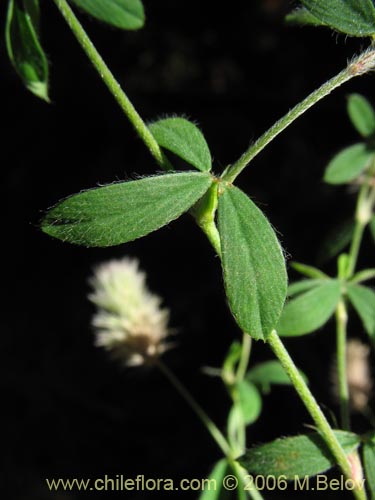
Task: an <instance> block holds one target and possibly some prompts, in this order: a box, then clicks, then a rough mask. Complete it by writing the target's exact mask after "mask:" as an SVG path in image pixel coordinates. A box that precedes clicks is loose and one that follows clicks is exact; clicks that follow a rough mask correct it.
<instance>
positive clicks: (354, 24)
mask: <svg viewBox="0 0 375 500" xmlns="http://www.w3.org/2000/svg"><path fill="white" fill-rule="evenodd" d="M301 3H302V4H303V5H304V6H305V7H307V9H308V10H309V12H310V13H311V14H312V15H313V16H314V17H316V18H317V19H319V21H320V22H322V23H325V24H327V25H328V26H329V27H331V28H332V29H334V30H336V31H339V32H341V33H346V34H347V35H350V36H358V37H365V36H371V35H373V34H374V33H375V7H374V4H373V3H372V0H329V1H327V0H301Z"/></svg>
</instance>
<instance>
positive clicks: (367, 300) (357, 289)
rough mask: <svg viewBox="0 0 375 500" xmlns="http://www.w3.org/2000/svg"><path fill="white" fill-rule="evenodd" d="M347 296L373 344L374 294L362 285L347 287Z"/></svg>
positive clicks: (374, 322) (374, 339)
mask: <svg viewBox="0 0 375 500" xmlns="http://www.w3.org/2000/svg"><path fill="white" fill-rule="evenodd" d="M347 294H348V297H349V300H350V302H351V303H352V305H353V307H354V309H355V310H356V311H357V313H358V315H359V317H360V318H361V320H362V323H363V326H364V328H365V330H366V331H367V333H368V334H369V336H370V338H371V340H372V342H375V292H373V290H370V288H367V287H366V286H362V285H353V284H351V283H349V284H348V286H347Z"/></svg>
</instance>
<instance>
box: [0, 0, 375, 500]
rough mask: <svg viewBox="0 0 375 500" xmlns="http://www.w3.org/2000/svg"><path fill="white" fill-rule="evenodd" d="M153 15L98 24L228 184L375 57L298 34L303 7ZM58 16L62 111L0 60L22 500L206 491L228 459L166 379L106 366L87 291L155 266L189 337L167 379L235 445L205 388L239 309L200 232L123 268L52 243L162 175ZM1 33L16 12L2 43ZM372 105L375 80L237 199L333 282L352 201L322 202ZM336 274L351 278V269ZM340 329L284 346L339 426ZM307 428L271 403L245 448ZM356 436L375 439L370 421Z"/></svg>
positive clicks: (140, 250) (288, 401) (154, 285)
mask: <svg viewBox="0 0 375 500" xmlns="http://www.w3.org/2000/svg"><path fill="white" fill-rule="evenodd" d="M144 3H145V7H146V12H147V25H146V27H145V29H144V30H141V31H139V32H134V33H131V32H125V33H124V32H119V31H116V30H112V29H111V28H108V27H106V26H104V25H101V24H100V23H98V22H96V21H93V20H90V19H87V18H84V17H83V16H81V17H82V19H83V21H84V24H85V26H86V27H87V30H88V32H89V34H90V35H91V36H92V38H93V40H94V41H95V43H96V44H97V47H98V49H99V50H100V52H101V53H102V55H103V56H104V58H105V60H106V61H107V62H108V64H109V66H110V67H111V68H112V69H113V71H114V73H115V75H116V76H117V77H118V78H119V80H120V81H121V83H122V84H123V85H124V88H125V89H126V91H127V92H128V95H129V96H130V97H131V99H132V100H133V102H134V104H135V106H136V107H137V109H138V110H139V111H140V113H141V114H142V116H143V117H144V118H145V119H155V118H157V117H158V116H163V115H165V114H170V113H177V114H184V115H185V116H188V117H190V118H191V119H193V120H196V121H197V122H198V123H199V124H200V127H201V129H202V130H203V131H204V133H205V136H206V138H207V140H208V143H209V144H210V147H211V151H212V153H213V156H214V159H215V169H216V170H217V171H218V172H219V171H220V170H221V169H222V168H223V167H224V166H226V165H227V164H228V163H229V162H232V161H233V160H235V159H236V158H237V157H238V156H239V155H240V154H241V153H242V152H243V150H244V149H245V148H246V147H247V146H248V144H249V142H250V141H251V140H252V139H255V138H256V137H257V136H259V134H261V133H262V132H263V131H264V130H265V129H266V128H267V127H268V126H270V125H271V124H272V123H273V122H274V121H275V120H276V119H277V118H279V117H280V116H281V115H283V114H284V113H285V112H286V111H288V109H290V108H291V107H292V106H293V105H294V104H295V103H297V102H298V101H299V100H301V99H302V98H303V97H305V96H306V95H307V94H308V93H309V92H311V91H312V90H314V89H315V88H316V87H317V86H319V85H320V84H321V83H323V82H324V81H325V80H326V79H328V78H330V77H331V76H333V75H334V74H336V73H337V72H338V71H339V70H341V69H342V68H343V67H344V66H345V64H346V61H347V59H348V58H350V57H351V56H352V55H353V54H354V53H357V52H358V51H359V50H360V48H361V47H364V46H365V44H366V43H367V42H366V41H360V40H359V41H358V40H352V39H346V38H345V37H344V36H336V35H334V34H332V33H331V32H329V31H328V30H327V31H325V30H315V29H311V28H306V29H300V28H287V27H285V26H284V24H283V16H284V14H285V12H286V11H287V10H288V8H289V7H290V2H288V0H263V1H260V0H258V1H251V2H249V1H242V0H241V1H239V2H237V3H233V4H230V5H228V4H227V3H226V2H223V3H222V4H221V3H220V2H201V1H197V0H189V1H187V0H179V1H178V2H176V1H172V0H159V1H158V2H156V1H152V0H145V2H144ZM42 8H43V19H42V27H43V45H44V47H45V50H46V52H47V54H48V57H49V60H50V63H51V97H52V104H51V105H47V104H45V103H43V102H41V101H39V100H38V99H36V98H35V97H33V96H32V95H31V94H29V93H28V92H27V91H26V90H25V89H24V88H23V87H22V84H21V83H20V82H19V80H18V78H17V76H16V75H15V73H14V72H13V70H12V68H11V67H10V64H9V62H8V61H7V57H6V53H5V48H4V43H3V42H1V45H0V52H1V54H0V55H1V58H0V75H1V77H0V99H1V108H0V109H1V114H0V116H1V122H2V134H1V163H2V165H1V166H2V172H3V174H2V175H3V178H4V182H3V186H4V191H5V193H3V196H2V199H3V200H6V209H5V214H4V216H3V218H2V241H3V244H2V249H3V253H2V254H3V257H2V266H1V268H2V271H1V275H2V292H3V293H2V297H3V298H2V303H3V307H4V312H3V314H2V316H1V324H0V332H1V339H2V341H1V343H0V345H1V348H0V370H1V375H0V387H1V392H0V394H1V401H2V410H1V414H2V415H1V416H2V420H3V422H2V426H1V429H2V431H1V434H2V437H1V443H2V444H1V461H2V464H1V465H2V470H3V471H4V481H3V486H4V488H5V492H6V496H5V497H6V498H8V499H10V500H11V499H13V498H14V499H22V500H34V499H38V500H44V499H49V498H55V499H64V500H74V499H76V498H80V497H81V496H83V497H84V496H88V495H89V494H88V493H87V494H86V495H85V494H84V493H77V492H70V493H68V492H59V493H56V492H55V493H50V492H48V491H47V488H46V486H45V483H44V478H46V477H54V476H55V477H102V476H104V475H105V474H108V475H112V476H114V475H116V474H123V475H124V476H126V477H130V478H133V477H135V476H136V475H137V474H144V475H145V476H146V477H153V478H157V477H165V478H183V477H186V478H202V477H205V475H206V474H207V473H208V471H209V469H210V467H211V465H212V464H213V463H214V461H215V460H217V459H218V458H219V457H220V452H219V451H218V449H217V447H216V445H215V444H214V443H213V442H212V440H211V438H210V436H209V435H208V434H207V433H206V431H205V429H204V428H203V427H202V425H201V424H200V422H199V421H197V419H196V417H195V416H194V414H193V413H192V412H191V410H190V409H189V408H188V407H187V406H186V404H185V403H184V401H183V400H181V398H180V396H179V395H178V394H176V393H175V392H174V390H173V389H172V387H171V386H170V385H169V384H168V382H167V381H166V380H165V379H164V378H163V376H162V375H161V374H160V373H158V372H157V371H155V370H147V369H127V370H124V369H122V368H121V367H119V366H118V365H116V364H115V363H113V362H111V361H110V360H109V358H108V357H107V355H106V354H105V353H104V352H102V351H101V350H99V349H97V348H95V347H93V343H92V332H91V329H90V318H91V315H92V313H93V308H92V306H91V305H90V304H89V302H88V300H87V293H88V285H87V279H88V277H89V276H90V273H91V270H92V267H93V265H95V264H96V263H98V262H101V261H105V260H108V259H111V258H114V257H122V256H124V255H129V256H136V257H138V258H139V259H140V260H141V266H142V268H143V269H145V270H146V271H147V273H148V277H149V285H150V287H151V289H152V290H154V291H155V292H157V293H159V294H160V295H162V296H163V297H164V298H165V304H166V305H167V306H168V307H169V308H170V309H171V314H172V320H171V325H172V326H173V327H174V328H176V329H177V330H178V344H177V346H176V348H175V349H174V350H173V351H171V352H169V353H168V354H167V355H166V356H165V361H166V363H167V364H168V365H169V366H170V367H171V368H172V369H173V370H174V371H175V372H176V373H177V374H178V376H179V377H180V378H181V379H182V380H183V381H184V382H185V383H186V385H187V386H188V387H189V389H190V390H191V392H192V393H193V394H194V395H195V396H196V398H197V400H198V401H199V402H200V403H201V404H202V405H203V406H204V408H206V409H207V411H208V412H209V414H210V415H211V416H212V417H213V419H214V420H215V421H216V422H217V423H218V425H219V426H220V427H222V428H224V426H225V418H226V413H227V411H228V407H229V401H228V398H227V396H226V394H225V392H224V390H223V388H222V386H221V385H220V382H219V381H218V380H215V379H210V378H208V377H206V376H205V375H203V374H202V373H201V367H202V366H220V364H221V362H222V360H223V358H224V356H225V353H226V351H227V349H228V346H229V344H230V343H231V341H232V340H233V339H234V338H237V337H239V331H238V329H237V327H236V325H235V323H234V321H233V320H232V319H231V317H230V314H229V312H228V310H227V308H226V307H225V297H224V294H223V291H222V284H221V276H220V268H219V262H218V259H217V258H215V255H214V253H213V251H212V250H211V248H210V246H209V244H208V243H207V241H206V240H205V238H204V237H203V235H202V234H201V233H200V232H199V230H198V229H197V228H196V227H195V225H194V223H193V221H192V220H191V219H190V218H189V216H184V217H182V219H181V220H179V221H177V222H174V223H172V224H170V226H169V227H167V228H164V229H162V230H160V231H158V232H157V233H154V234H151V235H149V236H148V237H146V238H144V239H141V240H139V241H135V242H133V243H130V244H127V245H124V246H120V247H116V248H108V249H86V248H79V247H75V246H69V245H68V244H63V243H61V242H59V241H57V240H53V239H51V238H48V237H47V236H46V235H44V234H42V233H41V232H40V231H39V229H38V221H39V219H40V217H41V214H42V211H43V210H45V209H46V208H47V207H49V206H51V205H53V204H54V203H55V202H56V201H57V200H59V199H60V198H62V197H65V196H66V195H69V194H71V193H74V192H77V191H79V190H81V189H83V188H88V187H92V186H95V185H96V184H98V183H101V184H103V183H107V182H112V181H113V180H115V179H125V178H129V177H131V176H132V175H133V174H134V173H139V174H147V173H151V172H154V171H155V169H156V167H155V164H154V162H153V160H152V158H151V157H150V155H149V154H148V152H147V151H146V149H145V147H144V146H143V144H142V143H141V141H140V140H139V139H137V138H136V137H135V134H134V132H133V129H132V127H131V126H130V125H129V123H128V122H127V120H126V119H125V117H124V116H123V115H122V112H121V111H120V110H119V108H118V107H117V105H116V103H115V102H114V100H113V98H112V96H111V95H110V94H109V93H108V91H107V90H106V88H105V87H104V85H103V83H102V82H101V81H100V79H99V78H98V76H97V74H96V73H95V71H94V70H93V69H92V67H91V66H90V64H89V62H88V60H87V59H86V57H85V55H84V54H83V53H82V51H81V49H80V48H79V47H78V45H77V43H76V41H75V40H74V38H73V36H72V34H71V33H70V32H69V29H68V28H67V26H66V25H65V24H64V22H63V20H62V19H61V17H60V16H59V14H58V12H57V11H56V9H55V8H54V6H53V4H52V2H48V1H44V2H42ZM4 17H5V5H2V6H1V13H0V20H1V23H2V25H3V23H4ZM373 88H374V77H373V76H371V75H370V76H366V77H363V78H361V79H357V80H355V81H352V82H350V83H349V84H347V85H346V86H345V87H343V88H342V89H340V90H338V91H337V92H335V93H334V94H333V95H332V96H331V97H330V98H328V99H326V100H325V101H323V102H322V103H320V104H319V105H318V106H317V107H316V108H314V109H313V110H311V111H309V112H308V113H307V114H306V115H305V116H303V117H302V118H301V119H299V121H298V122H297V123H295V124H294V125H292V126H291V127H290V128H289V129H288V130H287V131H286V132H285V133H284V134H283V135H282V136H280V137H279V138H278V139H277V140H275V142H274V143H273V144H272V145H271V146H270V147H269V148H268V149H267V150H266V151H264V152H263V153H262V154H261V155H260V156H259V157H258V158H257V159H256V160H255V161H254V163H253V164H252V165H251V166H250V167H249V168H248V169H247V171H246V172H245V173H244V174H242V176H241V177H240V178H239V181H238V184H239V186H240V187H241V188H242V189H244V190H245V191H246V192H247V193H249V194H250V195H251V196H252V198H253V199H254V200H256V201H257V203H258V204H259V205H260V206H261V207H262V209H263V210H264V211H265V212H266V214H267V215H268V217H269V218H270V220H271V222H272V224H273V225H274V226H275V227H276V228H277V230H278V231H279V236H280V239H281V241H282V244H283V246H284V248H285V250H286V252H287V254H288V255H289V256H290V258H293V259H295V260H300V261H303V262H307V263H310V264H314V263H316V257H317V254H318V250H319V245H320V242H321V241H322V239H323V238H324V237H325V236H326V235H327V233H328V232H329V230H330V229H331V228H332V227H333V226H335V225H336V224H337V222H340V221H342V220H344V219H345V218H346V217H347V216H348V215H350V214H351V212H352V210H353V203H354V196H353V194H351V193H350V190H349V191H348V190H347V189H346V188H339V189H337V188H331V187H328V186H325V185H323V183H322V181H321V178H322V173H323V170H324V167H325V165H326V164H327V162H328V161H329V159H330V158H331V157H332V155H333V154H334V153H335V152H337V151H338V150H339V149H340V148H341V147H343V146H345V145H347V144H350V143H351V142H355V141H357V140H358V136H357V135H356V132H355V131H354V129H353V128H352V127H351V125H350V123H349V121H348V119H347V117H346V112H345V102H346V96H347V94H348V93H350V92H353V91H357V92H363V93H364V94H365V95H366V96H367V97H368V98H369V99H372V100H373V101H374V99H375V96H374V90H373ZM366 242H367V246H366V248H367V250H365V255H364V259H363V262H362V263H365V262H370V261H371V253H372V251H373V250H372V247H371V245H370V244H369V243H370V241H369V238H368V239H367V240H366ZM326 270H328V271H330V272H332V273H333V272H335V265H334V263H329V264H328V266H326ZM292 277H293V276H292ZM294 278H295V276H294ZM332 327H333V325H329V327H328V328H327V329H326V330H324V331H321V332H319V333H318V334H314V335H311V336H309V337H306V338H300V339H295V340H290V341H288V342H287V345H288V348H290V350H291V352H292V354H293V356H294V357H295V360H296V363H297V364H298V365H299V366H300V367H303V368H304V371H305V372H306V374H307V375H308V376H309V378H310V381H311V387H312V389H313V391H314V393H315V394H316V395H317V398H318V400H319V402H320V403H321V404H322V405H323V407H325V408H327V411H328V412H329V410H330V409H336V408H335V406H334V404H333V403H332V396H331V382H330V378H329V377H330V376H329V365H330V363H331V360H332V356H333V340H334V336H333V331H332ZM351 332H352V334H354V335H356V336H361V335H362V328H361V327H360V325H359V324H358V323H356V322H355V321H354V322H353V323H352V330H351ZM271 357H272V356H271V353H270V351H269V350H268V348H267V346H265V345H263V344H261V343H256V344H255V345H254V348H253V357H252V362H253V363H255V362H257V361H260V360H264V359H271ZM305 423H306V424H309V423H311V420H310V418H309V416H308V415H307V414H306V412H305V410H304V408H303V406H302V404H301V403H300V401H299V400H298V398H297V397H296V396H295V394H294V392H293V390H292V389H290V388H280V389H277V390H274V391H273V393H272V395H271V396H268V397H266V398H265V401H264V408H263V412H262V415H261V419H260V420H259V422H258V423H256V424H255V425H254V426H252V427H251V428H250V429H249V433H248V442H249V444H252V443H260V442H264V441H268V440H271V439H273V438H275V437H277V436H281V435H291V434H295V433H298V432H303V431H304V430H305V428H304V424H305ZM355 426H356V430H358V431H363V430H365V429H366V423H365V422H363V420H362V419H360V418H357V419H355ZM291 494H292V492H289V493H288V494H286V493H284V494H280V495H279V496H280V498H286V497H287V496H289V495H291ZM338 495H340V496H342V493H340V492H338V493H337V494H336V496H337V497H338ZM92 496H93V494H92V493H91V494H90V497H92ZM94 496H95V495H94ZM96 496H97V497H98V498H103V499H106V498H112V497H116V493H107V494H105V493H101V494H99V493H98V494H97V495H96ZM117 496H119V497H120V496H125V497H126V498H129V499H133V498H134V499H139V498H143V497H145V498H157V497H158V495H157V494H156V493H150V494H146V493H142V492H139V493H131V492H128V493H126V494H125V493H124V492H122V493H118V494H117ZM159 496H160V498H164V497H165V496H167V493H163V494H162V495H159ZM175 496H176V495H174V497H175ZM183 496H184V498H186V499H189V498H196V497H197V494H195V493H193V492H190V493H185V494H184V495H183ZM266 496H267V497H269V498H276V497H278V496H277V495H276V494H268V495H266ZM307 496H308V495H307V494H306V493H304V494H301V498H305V497H307ZM315 496H316V495H315ZM318 496H320V497H321V498H323V497H324V496H325V495H323V494H321V495H318ZM330 496H334V494H333V493H332V494H331V495H330ZM5 497H4V498H5ZM294 497H295V498H297V497H298V494H294Z"/></svg>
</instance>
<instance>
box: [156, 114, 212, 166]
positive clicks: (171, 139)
mask: <svg viewBox="0 0 375 500" xmlns="http://www.w3.org/2000/svg"><path fill="white" fill-rule="evenodd" d="M149 128H150V130H151V132H152V134H153V136H154V137H155V139H156V141H157V143H158V144H159V146H161V147H163V148H165V149H168V151H171V152H172V153H174V154H176V155H177V156H179V157H180V158H182V159H183V160H185V161H186V162H188V163H190V165H193V167H195V168H197V169H198V170H201V171H202V172H206V171H207V172H208V171H209V170H211V153H210V150H209V148H208V145H207V142H206V140H205V138H204V136H203V134H202V132H201V131H200V130H199V128H198V127H197V126H196V125H194V123H192V122H189V120H186V119H185V118H179V117H175V118H165V119H163V120H158V121H156V122H153V123H151V124H150V125H149Z"/></svg>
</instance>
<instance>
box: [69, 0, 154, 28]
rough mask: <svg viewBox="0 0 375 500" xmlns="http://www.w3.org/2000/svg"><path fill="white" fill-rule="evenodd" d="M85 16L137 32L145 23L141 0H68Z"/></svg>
mask: <svg viewBox="0 0 375 500" xmlns="http://www.w3.org/2000/svg"><path fill="white" fill-rule="evenodd" d="M69 1H70V2H71V3H73V4H75V5H76V6H77V7H79V8H80V9H82V10H84V11H85V12H86V13H87V14H90V15H91V16H93V17H95V18H96V19H99V20H100V21H103V22H105V23H108V24H111V25H112V26H115V27H116V28H120V29H124V30H137V29H139V28H142V26H143V25H144V23H145V13H144V9H143V4H142V2H141V0H69Z"/></svg>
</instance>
